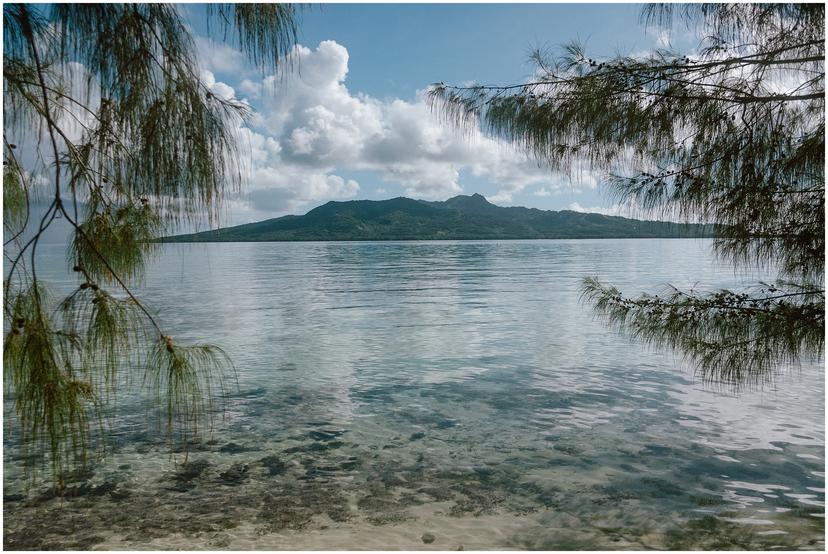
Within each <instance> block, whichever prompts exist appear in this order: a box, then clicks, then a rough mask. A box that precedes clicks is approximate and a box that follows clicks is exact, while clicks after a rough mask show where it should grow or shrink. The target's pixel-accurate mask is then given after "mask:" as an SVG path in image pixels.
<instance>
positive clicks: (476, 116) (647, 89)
mask: <svg viewBox="0 0 828 554" xmlns="http://www.w3.org/2000/svg"><path fill="white" fill-rule="evenodd" d="M643 15H644V19H645V20H646V21H647V22H648V23H650V24H657V25H671V24H672V21H673V18H674V16H676V15H678V18H679V19H680V20H681V21H682V22H684V23H686V24H688V25H696V26H697V29H698V30H699V31H700V36H703V37H706V38H705V39H704V41H703V42H702V44H700V46H699V49H698V51H697V52H696V53H694V54H693V55H682V54H680V53H677V52H674V51H671V50H669V49H663V50H658V51H654V52H651V53H649V54H646V55H641V56H636V57H633V56H627V57H616V58H612V59H604V60H600V59H592V58H589V57H588V56H587V54H586V53H585V51H584V49H583V47H581V46H579V45H574V44H573V45H570V46H568V47H566V49H565V51H564V53H563V54H562V55H560V56H558V57H550V56H547V55H546V54H544V53H542V52H537V53H535V55H534V60H535V62H536V64H537V71H536V79H534V80H533V82H530V83H525V84H520V85H512V86H501V87H497V86H495V87H492V86H472V87H452V86H447V85H445V84H442V83H441V84H438V85H435V86H433V87H432V89H431V98H432V100H433V102H434V105H435V106H436V107H438V108H439V111H440V113H441V114H443V116H444V117H445V118H446V119H448V120H449V121H452V122H454V123H456V124H459V125H472V124H476V123H477V122H478V121H480V122H482V125H483V127H484V128H485V129H487V130H488V131H489V132H490V133H492V134H494V135H497V136H499V137H502V138H504V139H506V140H510V141H512V142H514V143H516V144H518V145H520V146H522V147H523V148H525V149H526V150H528V151H529V152H531V153H533V154H534V155H535V156H536V157H537V158H538V159H539V160H540V161H541V162H543V163H546V164H548V165H550V166H553V167H556V168H563V169H570V170H571V169H573V168H578V167H591V168H593V169H598V170H603V171H605V172H606V177H607V178H606V181H607V184H608V185H609V187H610V191H611V193H612V195H613V196H615V197H616V198H617V199H619V200H621V201H624V202H630V203H633V204H635V205H637V206H638V207H639V208H640V209H641V210H643V211H644V212H645V213H646V212H649V213H653V214H661V215H665V216H670V217H673V218H676V217H678V218H683V219H685V220H690V221H701V222H706V223H712V224H716V225H718V226H719V227H718V237H717V239H716V241H715V243H714V248H715V251H716V252H717V253H718V254H719V255H720V256H722V257H723V258H724V259H725V260H728V261H730V262H732V263H734V264H736V265H760V266H765V267H768V268H771V269H776V270H778V271H779V273H780V278H781V279H783V280H785V281H794V282H795V283H796V286H795V287H794V289H791V292H790V293H789V294H790V295H791V297H790V298H788V299H786V300H785V301H784V302H781V303H780V306H776V307H777V308H778V310H777V309H775V308H774V309H770V308H769V309H770V312H768V313H766V311H765V310H764V309H762V310H758V311H757V310H754V309H751V310H745V309H744V307H743V306H741V305H740V303H739V301H738V298H741V296H739V295H737V296H731V295H730V294H728V293H722V296H720V297H717V300H716V301H715V302H714V303H713V304H710V305H707V304H705V302H706V301H707V300H705V301H702V300H701V299H697V300H699V302H700V303H695V304H692V309H693V310H695V311H696V312H701V311H703V310H704V309H709V310H710V312H711V314H710V318H708V319H704V320H702V321H700V322H696V323H699V324H700V329H699V330H698V331H699V333H701V335H698V336H697V335H696V334H694V332H693V331H694V330H695V329H694V328H692V326H688V327H669V328H664V327H663V323H664V321H663V317H662V316H664V317H666V316H665V315H664V314H665V313H671V314H673V312H672V311H671V310H678V311H679V312H681V313H684V311H683V310H685V309H690V306H687V305H686V302H685V301H686V298H684V297H676V298H673V301H672V303H669V302H668V303H667V304H664V303H662V302H656V303H655V304H653V298H652V297H649V296H644V297H641V298H639V299H638V300H636V301H634V305H628V304H624V302H626V301H627V300H624V299H623V297H618V296H617V294H616V291H615V290H614V289H612V288H611V287H604V286H601V285H600V284H598V283H595V282H593V281H588V282H587V283H586V284H585V291H586V293H587V294H586V298H588V299H590V300H591V301H592V302H593V303H594V305H595V307H596V309H597V310H598V311H599V313H603V314H604V315H606V316H608V317H609V318H610V319H612V320H614V321H616V322H617V323H619V324H622V326H623V327H624V328H627V329H629V330H630V331H632V332H633V334H635V335H636V336H638V337H641V338H643V339H645V340H651V341H653V342H657V343H662V342H666V343H668V344H670V345H672V346H675V347H677V348H680V349H681V350H683V351H685V352H686V353H688V355H690V357H691V358H693V359H695V360H696V361H697V362H699V364H700V368H701V369H702V371H703V372H704V374H705V376H707V377H709V378H713V376H714V375H718V376H719V377H720V378H722V379H723V380H725V381H728V382H740V381H742V380H743V379H753V380H755V379H758V378H759V376H763V375H764V376H768V375H769V374H770V373H772V372H773V371H774V370H775V369H776V368H778V367H779V366H780V365H781V364H783V363H784V362H786V361H792V360H795V359H798V358H799V357H800V355H801V354H803V353H807V354H809V355H819V353H820V352H821V350H822V344H823V342H824V330H823V325H822V323H821V321H822V319H820V318H815V317H813V316H814V313H813V310H814V309H816V308H818V307H819V306H821V305H822V304H823V303H824V301H823V300H822V296H824V293H823V292H822V288H823V287H822V281H823V279H824V271H825V215H824V206H825V167H824V163H825V161H824V152H825V90H824V86H825V71H824V64H825V23H824V16H825V6H824V5H823V4H698V5H665V6H658V5H650V6H649V7H647V8H645V10H644V14H643ZM787 288H790V287H787ZM749 298H751V299H754V300H756V301H757V302H764V301H765V300H766V299H767V297H766V296H764V295H762V294H761V293H759V294H758V296H755V297H753V296H750V297H749ZM680 299H683V300H682V301H681V302H679V300H680ZM793 299H798V301H796V302H794V301H793ZM708 300H709V299H708ZM724 305H727V306H729V308H728V310H729V311H728V310H725V311H724V312H722V313H727V314H731V315H730V316H728V318H729V319H726V320H727V321H728V322H729V323H728V324H727V325H724V324H723V321H725V320H723V319H722V317H723V316H720V314H719V311H720V310H724V307H723V306H724ZM619 310H620V311H619ZM654 310H655V311H654ZM737 313H738V314H740V315H739V316H738V317H736V316H734V315H732V314H737ZM769 313H770V314H772V317H771V316H770V315H768V314H769ZM716 314H719V315H716ZM673 315H675V314H673ZM622 316H623V317H622ZM648 321H649V323H648ZM671 321H672V320H671ZM702 323H703V324H702ZM665 333H666V334H665ZM682 333H684V334H686V335H687V337H686V338H682V337H681V336H680V335H681V334H682ZM668 335H669V337H668ZM817 337H819V338H820V340H816V338H817ZM744 341H750V342H749V343H747V344H749V345H747V346H745V347H744V348H742V349H740V350H739V349H736V348H735V347H734V346H733V345H736V344H744Z"/></svg>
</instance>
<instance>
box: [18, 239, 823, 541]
mask: <svg viewBox="0 0 828 554" xmlns="http://www.w3.org/2000/svg"><path fill="white" fill-rule="evenodd" d="M708 246H709V241H693V240H680V241H671V240H652V241H650V240H646V241H611V240H610V241H589V240H587V241H525V242H524V241H518V242H469V243H459V242H455V243H452V242H446V243H244V244H196V245H184V246H180V245H168V246H164V247H163V250H162V253H161V256H160V258H159V260H158V263H157V265H156V266H154V268H152V269H151V270H150V272H149V274H148V278H147V282H146V283H145V285H144V287H143V290H144V292H145V293H148V295H149V296H150V297H154V298H156V299H157V300H159V299H160V301H161V302H160V306H161V307H162V310H161V311H162V314H163V317H164V320H165V321H166V322H167V323H168V324H169V325H170V326H172V327H173V329H171V331H172V332H173V333H174V334H175V335H176V336H180V337H181V338H182V340H185V339H186V340H199V341H209V342H215V343H218V344H220V345H221V346H222V347H224V348H225V349H226V350H227V351H228V353H229V354H230V355H231V357H232V358H233V360H234V361H235V363H236V366H237V368H238V379H239V387H238V390H237V389H232V390H230V391H228V393H227V395H226V398H225V399H224V400H225V402H226V405H227V412H226V414H225V417H224V418H223V419H220V420H219V421H217V422H216V429H215V431H214V433H213V434H211V435H210V437H209V440H205V441H204V442H203V443H200V444H197V445H195V450H194V451H193V452H192V453H191V454H189V456H190V459H195V460H196V461H199V462H200V465H198V466H197V467H199V468H203V473H202V474H199V476H197V477H194V478H186V479H185V478H182V477H181V475H182V473H183V474H184V475H186V474H187V472H186V471H183V472H182V470H180V468H176V467H175V466H172V465H171V464H170V463H169V461H168V459H167V458H166V456H165V450H164V445H163V444H160V443H158V441H156V442H153V438H152V436H151V435H150V434H149V433H147V431H146V428H145V426H144V425H143V418H144V416H145V412H143V411H141V410H134V411H129V410H127V411H125V412H124V411H122V413H121V419H119V420H118V422H117V423H116V427H117V428H116V429H115V432H116V435H117V436H118V437H119V438H118V443H117V447H116V448H115V451H114V453H113V454H112V457H111V458H109V461H108V462H106V463H103V464H102V465H101V466H99V467H98V468H97V473H96V474H95V477H94V479H93V481H94V483H96V485H95V486H100V487H104V486H105V485H106V487H110V488H105V487H104V488H100V489H95V488H87V489H83V490H84V491H87V493H88V492H89V491H92V492H94V493H95V494H97V493H98V492H100V491H106V490H110V489H111V490H113V491H114V494H116V496H117V495H119V494H126V493H123V490H126V491H127V492H128V493H130V494H132V496H131V497H130V498H131V500H127V501H123V502H122V503H121V506H122V508H123V509H125V510H134V511H135V512H136V513H135V514H133V515H134V517H135V519H136V521H138V522H139V523H140V525H142V526H143V527H144V528H146V529H155V530H156V531H157V532H158V533H159V535H160V536H161V537H162V538H161V539H160V540H161V541H162V542H159V543H157V544H159V545H173V546H174V545H177V544H181V543H177V542H175V540H174V539H172V538H170V539H169V541H168V542H163V541H164V540H167V539H166V538H164V537H167V536H168V535H166V534H168V533H171V524H169V523H168V522H166V521H167V520H169V521H177V520H176V519H175V518H179V517H181V518H184V519H185V520H187V518H189V517H190V516H189V515H187V514H196V513H197V514H205V513H206V514H210V517H213V516H215V517H218V515H217V514H220V513H221V512H222V510H224V509H225V508H227V509H232V510H233V514H234V515H233V518H235V519H237V520H239V521H242V520H243V521H245V522H247V523H246V524H245V525H246V527H244V526H243V527H244V529H245V530H244V531H243V532H242V531H239V533H241V534H242V535H244V533H247V535H244V536H243V537H241V536H240V537H239V538H238V540H239V541H240V542H238V544H239V545H247V544H249V545H257V544H259V545H266V544H281V543H278V542H272V541H271V542H268V540H270V539H273V537H275V536H277V535H278V536H282V534H283V533H284V534H285V535H284V536H287V537H289V536H294V537H296V541H297V542H296V543H295V544H311V545H313V544H316V545H319V544H330V542H329V541H330V537H331V536H335V534H336V533H344V532H345V531H344V530H348V536H349V537H350V536H359V535H360V533H362V534H363V535H364V534H365V533H375V534H379V536H383V537H385V536H387V537H390V536H391V535H393V534H394V533H397V535H395V536H408V534H410V535H411V536H412V537H414V538H415V539H416V540H417V541H419V537H420V536H421V535H422V533H423V531H422V529H420V527H419V526H422V525H424V522H426V521H427V522H430V523H429V525H433V528H434V529H440V532H441V533H444V534H446V535H447V536H450V537H451V540H456V542H457V543H458V544H462V543H463V542H464V541H465V543H466V544H477V545H478V546H479V547H480V548H510V547H512V548H514V547H517V548H545V549H566V548H605V549H614V548H622V547H623V548H634V549H644V548H696V547H706V548H710V547H712V546H713V545H715V544H720V543H717V542H716V541H717V540H719V541H724V543H722V544H730V543H728V542H727V541H736V540H744V541H746V542H740V543H739V544H740V545H741V546H742V547H745V548H748V547H754V548H765V547H772V546H786V547H791V548H793V547H807V548H813V547H814V546H813V545H814V544H816V545H817V547H818V546H819V545H821V544H822V543H821V542H819V541H821V540H822V539H821V533H822V530H823V527H822V520H821V519H819V516H821V515H823V512H824V509H823V503H824V453H823V451H822V449H823V444H824V428H823V427H822V414H823V413H824V406H823V402H824V400H823V394H824V384H823V383H822V381H821V379H820V378H819V377H820V371H819V368H818V367H816V366H814V367H811V366H806V367H803V369H802V371H801V372H798V373H792V374H791V375H789V376H787V377H784V378H783V380H781V381H780V382H779V383H778V386H777V389H776V390H773V391H765V392H763V391H742V392H740V393H739V394H733V393H725V392H722V391H716V390H711V389H709V388H706V387H704V386H702V385H701V384H699V383H697V382H696V381H695V380H694V378H693V374H692V371H691V370H690V369H689V368H688V367H687V366H686V365H685V364H683V363H682V362H680V361H677V360H676V357H675V356H674V355H672V354H669V353H664V352H659V351H654V350H652V349H648V348H645V347H642V346H641V345H639V344H636V343H635V342H634V341H632V340H629V339H628V338H625V337H623V336H620V335H619V334H617V333H615V332H612V331H609V330H608V329H607V328H606V327H605V326H604V325H603V324H602V323H601V322H598V321H596V320H595V319H594V317H593V316H592V314H591V313H590V312H589V310H588V308H587V307H586V306H584V305H583V304H582V303H580V301H579V297H578V291H579V286H580V283H581V279H582V278H583V277H584V276H587V275H597V276H599V277H600V278H602V279H604V280H605V281H607V282H610V283H617V284H618V285H619V286H620V287H621V288H622V290H625V291H626V292H629V293H636V292H638V291H642V290H648V289H649V290H651V289H652V288H653V287H655V286H657V285H659V284H660V283H664V282H673V283H677V284H679V285H681V284H686V283H688V282H690V283H691V284H692V282H691V281H690V279H691V278H693V279H697V278H699V277H700V276H702V277H704V278H705V279H706V281H707V284H708V285H709V286H711V287H712V286H720V285H727V284H729V283H733V282H735V281H736V280H738V279H737V278H736V277H734V275H733V271H732V270H731V269H730V268H728V267H727V266H722V265H720V264H716V263H715V262H714V261H713V260H712V259H711V258H710V256H709V254H708V252H707V247H708ZM52 255H54V256H62V255H64V251H63V250H60V251H59V252H58V251H57V250H55V251H54V252H52ZM11 455H12V453H11V451H10V449H8V448H7V449H6V451H5V452H4V456H5V457H6V458H5V459H6V460H7V462H8V461H9V460H10V458H9V456H11ZM179 455H180V454H179ZM127 466H129V468H130V469H128V470H120V469H118V468H119V467H127ZM10 475H12V474H10V473H8V472H7V473H6V480H7V481H6V482H7V484H9V483H11V485H12V488H14V487H16V486H17V485H19V484H20V482H19V481H18V480H16V478H15V477H13V476H11V477H10ZM10 480H11V481H10ZM107 483H109V484H108V485H107ZM112 487H114V489H113V488H112ZM229 487H232V488H229ZM228 491H232V499H233V500H232V502H229V501H228V500H227V498H228V494H229V492H228ZM107 494H109V493H107ZM109 498H110V497H109V496H105V495H103V493H101V496H100V497H98V496H95V497H94V499H92V497H90V498H84V499H83V501H85V502H86V501H88V502H90V504H89V506H90V508H89V509H90V510H93V511H95V513H96V514H98V517H99V519H98V520H97V521H99V522H100V526H102V527H106V526H115V527H116V528H119V529H120V528H121V527H117V526H118V525H122V524H121V523H112V522H111V521H110V519H107V518H111V517H112V516H108V515H106V514H107V513H108V512H106V511H105V509H109V508H111V506H109V504H107V503H108V502H110V500H109ZM150 499H151V500H152V503H153V506H160V508H157V509H158V510H160V512H159V513H158V514H156V515H151V514H152V513H153V512H152V510H149V509H148V508H147V503H148V502H150ZM20 506H21V505H20V504H17V505H13V506H12V510H13V513H12V514H11V516H9V515H8V514H7V518H6V521H7V523H6V525H11V526H12V535H11V536H12V537H17V540H23V539H22V537H25V536H29V535H26V533H27V532H28V531H29V530H31V529H32V528H33V527H32V526H33V525H36V521H37V520H36V519H35V517H34V516H35V515H38V514H36V513H35V512H34V511H26V510H25V509H22V508H20ZM51 509H52V508H50V507H48V506H46V507H44V508H43V510H44V511H46V512H47V513H50V514H53V515H54V517H55V518H57V519H60V517H63V516H61V515H60V513H59V512H50V511H49V510H51ZM54 509H55V510H57V508H54ZM110 511H111V510H110ZM144 512H146V514H145V513H144ZM148 514H149V515H148ZM181 514H184V515H183V516H182V515H181ZM38 517H41V515H38ZM164 517H166V518H167V520H164V519H163V518H164ZM198 517H201V516H198ZM198 517H196V516H193V517H192V518H191V520H187V521H190V522H191V523H192V524H193V525H195V523H196V522H197V521H198ZM478 518H492V520H491V521H492V525H497V522H498V521H500V522H501V524H502V525H504V526H505V525H507V522H508V526H511V527H509V528H510V529H511V531H510V533H509V534H502V535H498V536H497V537H498V538H492V535H490V534H489V535H485V536H486V537H488V538H487V539H486V540H488V541H489V542H475V541H474V539H473V538H472V537H471V536H470V534H473V533H475V531H473V530H475V529H476V530H478V531H477V533H478V535H477V536H484V535H481V534H480V533H479V529H480V525H479V521H480V519H478ZM41 519H42V517H41ZM9 522H11V523H9ZM322 522H324V523H322ZM183 525H185V524H184V523H181V524H180V525H179V527H180V526H183ZM323 525H324V526H326V528H325V529H323V528H322V526H323ZM125 529H127V530H126V531H124V533H125V536H127V534H128V533H129V532H135V530H134V529H133V530H132V531H129V527H128V526H127V527H126V528H125ZM175 531H176V532H177V531H178V529H175ZM351 531H353V533H351ZM191 532H192V533H193V536H194V537H197V538H195V539H193V541H194V542H188V543H187V545H188V546H191V545H201V546H204V547H210V546H216V545H217V544H218V545H219V547H222V548H223V547H224V546H220V545H221V544H223V543H215V544H214V543H211V542H210V541H214V540H217V539H215V538H214V537H213V535H210V534H209V533H208V534H199V533H201V531H196V530H192V531H191ZM211 532H212V531H211ZM221 532H222V533H223V532H224V531H221ZM230 532H234V531H230ZM95 533H96V534H95ZM102 533H103V531H102V530H101V529H94V528H90V529H89V534H90V536H92V535H93V534H94V536H99V535H101V534H102ZM291 533H293V535H291ZM760 533H761V534H760ZM30 534H31V533H30ZM314 534H316V535H314ZM7 535H8V533H7ZM437 535H438V541H440V540H442V536H440V535H439V533H437ZM169 536H172V535H169ZM312 536H318V537H320V539H319V541H318V542H313V541H311V542H304V543H302V542H300V539H302V540H305V541H309V540H311V539H309V538H308V537H312ZM341 536H344V535H341ZM268 537H270V539H268ZM321 537H327V539H325V540H322V539H321ZM745 537H747V538H745ZM90 540H91V539H90ZM222 540H224V539H222ZM227 540H230V539H227ZM273 540H275V539H273ZM314 540H316V539H314ZM326 540H327V541H328V542H326ZM447 540H448V539H447ZM812 540H814V541H817V542H815V543H809V542H808V541H812ZM119 541H120V542H119ZM256 541H260V542H256ZM705 541H707V542H705ZM15 544H18V543H15ZM67 544H68V543H67ZM130 544H135V543H134V542H133V543H131V542H130V541H129V540H127V539H125V538H124V537H119V538H117V540H115V539H112V540H109V541H108V542H105V543H103V545H109V546H114V545H121V546H124V545H130ZM154 544H155V543H154ZM228 544H230V545H231V546H232V545H233V544H235V543H232V542H231V543H228ZM366 544H367V543H366ZM389 544H390V543H389ZM395 544H396V543H395ZM435 544H437V543H435ZM734 544H735V543H734ZM72 545H73V546H75V547H82V546H89V545H87V544H86V543H82V542H78V543H72ZM401 545H402V546H407V547H409V548H416V547H417V546H419V543H414V544H413V545H412V544H410V543H401ZM35 546H42V545H41V544H40V543H38V544H37V545H35ZM348 546H353V547H361V546H363V545H360V544H351V543H348Z"/></svg>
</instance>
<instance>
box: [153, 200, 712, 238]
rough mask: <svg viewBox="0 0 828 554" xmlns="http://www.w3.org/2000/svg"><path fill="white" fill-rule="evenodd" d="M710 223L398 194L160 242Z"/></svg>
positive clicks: (533, 234)
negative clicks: (436, 200) (415, 197)
mask: <svg viewBox="0 0 828 554" xmlns="http://www.w3.org/2000/svg"><path fill="white" fill-rule="evenodd" d="M713 235H714V229H713V227H712V226H710V225H697V224H680V223H671V222H664V221H640V220H637V219H627V218H624V217H616V216H607V215H601V214H594V213H582V212H574V211H570V210H563V211H546V210H539V209H536V208H522V207H501V206H496V205H494V204H491V203H490V202H489V201H487V200H486V199H485V198H484V197H483V196H481V195H480V194H473V195H471V196H463V195H461V196H455V197H453V198H449V199H448V200H445V201H442V202H428V201H425V200H412V199H410V198H405V197H398V198H391V199H389V200H351V201H346V202H336V201H331V202H328V203H326V204H323V205H322V206H319V207H316V208H314V209H312V210H310V211H309V212H308V213H306V214H305V215H302V216H296V215H287V216H283V217H277V218H274V219H267V220H265V221H259V222H256V223H247V224H244V225H237V226H234V227H226V228H222V229H216V230H211V231H203V232H200V233H191V234H185V235H177V236H171V237H165V238H162V239H160V241H161V242H268V241H366V240H372V241H373V240H485V239H488V240H492V239H564V238H680V237H710V236H713Z"/></svg>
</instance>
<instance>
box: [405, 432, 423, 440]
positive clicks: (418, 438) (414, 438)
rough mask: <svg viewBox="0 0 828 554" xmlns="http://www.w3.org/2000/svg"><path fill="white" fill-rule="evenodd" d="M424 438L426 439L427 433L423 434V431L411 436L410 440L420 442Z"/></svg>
mask: <svg viewBox="0 0 828 554" xmlns="http://www.w3.org/2000/svg"><path fill="white" fill-rule="evenodd" d="M423 438H425V433H423V432H422V431H418V432H417V433H412V434H411V436H410V437H408V440H410V441H418V440H420V439H423Z"/></svg>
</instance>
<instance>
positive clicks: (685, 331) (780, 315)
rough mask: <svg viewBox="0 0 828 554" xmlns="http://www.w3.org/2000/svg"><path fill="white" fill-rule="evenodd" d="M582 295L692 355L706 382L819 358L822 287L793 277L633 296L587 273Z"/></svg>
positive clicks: (646, 335)
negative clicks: (739, 288)
mask: <svg viewBox="0 0 828 554" xmlns="http://www.w3.org/2000/svg"><path fill="white" fill-rule="evenodd" d="M583 296H584V298H585V299H586V300H588V301H590V302H592V303H593V305H594V307H595V309H596V311H597V312H598V313H599V314H601V315H602V316H603V317H604V318H605V319H606V320H607V321H608V322H609V323H610V324H612V325H614V326H616V327H618V328H621V329H625V330H626V331H628V332H629V333H630V334H631V335H632V336H634V337H636V338H638V339H640V340H642V341H644V342H647V343H650V344H653V345H656V346H660V347H665V346H666V347H670V348H673V349H675V350H676V351H678V352H680V353H683V354H685V355H687V356H688V357H689V358H690V359H691V360H692V361H693V362H694V363H695V364H696V365H697V366H698V367H699V369H700V372H701V374H702V377H703V378H705V379H706V380H708V381H717V382H724V383H729V384H739V385H741V384H756V383H761V382H762V381H763V380H764V379H766V378H767V377H768V375H769V371H770V370H771V369H772V368H773V367H774V366H775V365H777V364H779V363H780V362H788V363H796V362H797V361H798V360H799V359H800V358H802V357H810V358H816V357H818V356H819V352H820V351H821V350H822V347H823V344H824V340H825V337H824V334H823V332H822V329H823V328H824V325H825V296H824V294H823V291H822V290H819V289H805V290H803V288H802V287H801V286H797V285H796V284H792V283H777V284H775V285H761V286H760V287H759V288H758V290H755V291H748V292H733V291H729V290H721V291H717V292H715V293H710V294H699V293H696V292H694V291H692V290H691V291H689V292H682V291H680V290H677V289H674V288H671V289H669V290H668V291H667V293H666V294H665V295H664V296H663V297H659V295H648V294H645V295H642V296H640V297H638V298H635V299H630V298H625V297H624V296H622V294H621V292H620V291H619V290H618V289H616V288H615V287H611V286H606V285H602V284H601V283H600V282H598V281H597V280H595V279H586V281H585V283H584V288H583Z"/></svg>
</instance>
